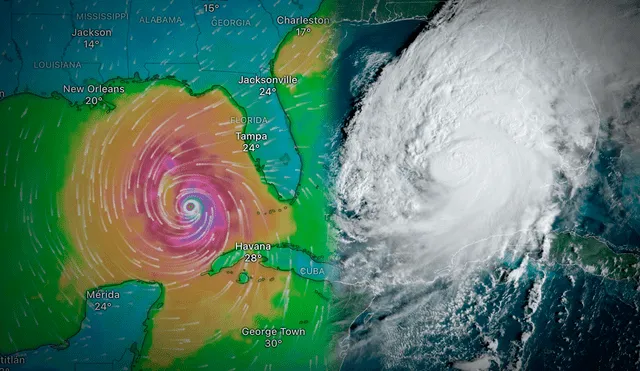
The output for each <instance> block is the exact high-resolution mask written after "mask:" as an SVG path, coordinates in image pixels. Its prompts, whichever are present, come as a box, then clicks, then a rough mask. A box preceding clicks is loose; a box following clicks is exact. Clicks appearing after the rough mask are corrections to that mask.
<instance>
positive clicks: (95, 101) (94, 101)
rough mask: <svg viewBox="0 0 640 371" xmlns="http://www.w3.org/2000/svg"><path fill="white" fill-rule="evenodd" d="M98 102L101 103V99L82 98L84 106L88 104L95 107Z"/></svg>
mask: <svg viewBox="0 0 640 371" xmlns="http://www.w3.org/2000/svg"><path fill="white" fill-rule="evenodd" d="M100 102H102V97H85V98H84V104H89V105H91V106H95V105H96V104H98V103H100Z"/></svg>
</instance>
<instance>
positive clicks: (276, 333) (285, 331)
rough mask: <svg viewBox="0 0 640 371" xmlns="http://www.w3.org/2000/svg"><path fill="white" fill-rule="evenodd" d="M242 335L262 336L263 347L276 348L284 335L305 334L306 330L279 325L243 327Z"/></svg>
mask: <svg viewBox="0 0 640 371" xmlns="http://www.w3.org/2000/svg"><path fill="white" fill-rule="evenodd" d="M240 333H241V334H242V336H251V337H264V338H265V339H264V347H265V348H277V347H278V346H279V345H280V344H282V339H283V338H284V337H289V336H305V335H306V334H307V330H305V329H303V328H288V327H280V328H278V329H277V328H275V327H272V328H248V327H243V328H242V330H240Z"/></svg>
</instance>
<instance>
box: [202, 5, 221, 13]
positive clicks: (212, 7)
mask: <svg viewBox="0 0 640 371" xmlns="http://www.w3.org/2000/svg"><path fill="white" fill-rule="evenodd" d="M218 8H220V4H204V11H205V12H207V13H213V12H215V11H216V9H218Z"/></svg>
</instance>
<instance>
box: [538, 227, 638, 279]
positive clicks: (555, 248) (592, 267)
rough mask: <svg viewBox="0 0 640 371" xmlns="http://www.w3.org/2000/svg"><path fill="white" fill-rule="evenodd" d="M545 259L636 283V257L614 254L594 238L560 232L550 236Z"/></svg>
mask: <svg viewBox="0 0 640 371" xmlns="http://www.w3.org/2000/svg"><path fill="white" fill-rule="evenodd" d="M549 258H550V259H551V260H552V261H555V262H558V263H561V264H568V265H577V266H579V267H580V268H581V269H583V270H584V271H586V272H589V273H592V274H595V275H598V276H602V277H605V278H609V279H614V280H628V279H634V280H637V279H638V278H640V277H639V272H640V258H639V257H638V256H637V255H635V254H631V253H617V252H615V251H613V250H611V248H609V246H607V245H606V244H605V243H604V242H602V241H599V240H598V239H596V238H595V237H581V236H577V235H574V234H569V233H563V234H559V235H556V236H555V237H554V240H553V243H552V245H551V249H550V251H549Z"/></svg>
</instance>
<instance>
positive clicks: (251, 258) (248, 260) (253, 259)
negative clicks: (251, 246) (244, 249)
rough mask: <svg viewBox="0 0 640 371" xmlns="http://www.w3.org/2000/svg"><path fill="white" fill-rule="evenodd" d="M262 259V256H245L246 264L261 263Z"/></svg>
mask: <svg viewBox="0 0 640 371" xmlns="http://www.w3.org/2000/svg"><path fill="white" fill-rule="evenodd" d="M260 259H262V255H261V254H246V255H245V256H244V262H245V263H255V262H258V261H260Z"/></svg>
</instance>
